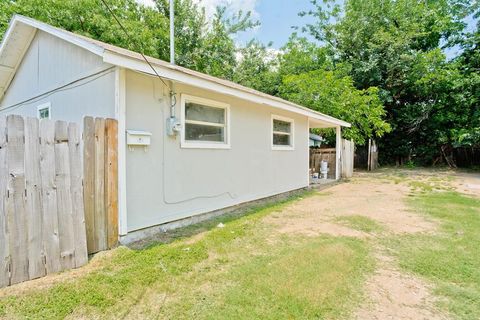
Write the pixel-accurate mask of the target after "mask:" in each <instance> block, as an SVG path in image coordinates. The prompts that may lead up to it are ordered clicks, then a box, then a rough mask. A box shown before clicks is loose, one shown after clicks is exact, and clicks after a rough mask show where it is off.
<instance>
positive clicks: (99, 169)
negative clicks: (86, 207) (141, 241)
mask: <svg viewBox="0 0 480 320" xmlns="http://www.w3.org/2000/svg"><path fill="white" fill-rule="evenodd" d="M94 219H95V229H96V230H95V242H96V243H97V245H98V247H97V250H98V251H102V250H106V249H107V214H106V210H105V119H102V118H96V119H95V217H94Z"/></svg>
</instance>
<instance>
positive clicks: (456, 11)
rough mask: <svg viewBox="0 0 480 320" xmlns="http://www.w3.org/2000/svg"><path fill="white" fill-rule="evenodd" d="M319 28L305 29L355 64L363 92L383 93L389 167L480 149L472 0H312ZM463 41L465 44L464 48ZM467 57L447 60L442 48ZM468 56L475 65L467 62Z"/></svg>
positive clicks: (384, 151) (313, 25)
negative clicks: (469, 31)
mask: <svg viewBox="0 0 480 320" xmlns="http://www.w3.org/2000/svg"><path fill="white" fill-rule="evenodd" d="M311 2H312V3H313V4H314V7H315V10H312V11H311V12H305V13H303V14H309V15H311V16H313V17H315V22H314V23H311V24H308V25H306V26H305V28H304V30H305V31H307V32H309V33H310V34H311V35H313V36H314V37H316V38H317V40H319V41H322V42H323V43H325V46H326V48H327V50H328V51H329V52H331V57H332V58H333V59H334V61H335V63H336V64H337V63H342V64H348V65H349V66H350V71H349V75H350V76H351V77H352V79H353V80H354V85H355V87H357V88H358V89H367V88H370V87H372V86H373V87H377V88H378V90H379V96H380V97H381V99H382V102H383V104H384V105H385V108H386V110H387V113H388V115H387V119H388V122H389V123H390V124H391V127H392V129H393V130H392V132H391V133H390V134H386V135H384V137H383V139H381V141H380V148H381V149H382V152H381V155H383V156H386V158H387V159H386V160H387V161H395V160H401V161H402V160H403V159H415V160H416V161H418V162H420V163H424V164H432V163H437V162H439V161H442V160H445V161H446V162H447V163H448V164H451V165H454V159H452V155H451V152H452V150H453V146H458V145H461V144H462V143H465V145H475V144H478V142H479V140H478V135H477V134H476V132H477V131H478V130H477V129H476V128H478V127H479V124H478V121H479V120H478V119H479V115H480V114H479V111H478V105H479V94H478V92H480V91H479V90H478V61H479V59H478V30H477V32H476V33H475V34H477V36H474V35H470V36H468V35H467V39H468V38H470V39H469V40H468V41H467V40H465V37H464V35H463V30H464V28H465V23H464V22H463V20H462V19H463V18H464V17H465V16H467V15H468V14H471V13H472V12H473V11H474V10H475V8H478V7H476V5H478V4H475V2H470V1H466V0H444V1H417V0H399V1H393V0H388V1H385V0H367V1H365V0H347V1H345V2H344V3H343V5H339V4H335V3H334V1H329V0H327V1H323V2H326V3H327V4H328V5H325V4H324V3H323V2H322V3H321V2H320V1H316V0H312V1H311ZM459 39H463V40H462V41H460V40H459ZM459 41H460V43H462V45H463V46H464V47H465V52H464V54H463V55H462V57H460V58H459V59H456V60H455V61H446V58H445V55H444V54H443V53H442V51H441V46H442V45H446V46H449V45H452V44H454V43H459ZM467 57H468V58H467Z"/></svg>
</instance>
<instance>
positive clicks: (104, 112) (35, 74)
mask: <svg viewBox="0 0 480 320" xmlns="http://www.w3.org/2000/svg"><path fill="white" fill-rule="evenodd" d="M110 67H112V66H111V65H108V64H106V63H104V62H103V60H102V58H101V57H98V56H96V55H94V54H93V53H91V52H89V51H87V50H84V49H82V48H80V47H78V46H76V45H73V44H71V43H68V42H66V41H64V40H62V39H59V38H57V37H54V36H51V35H49V34H47V33H45V32H42V31H37V33H36V35H35V37H34V39H33V41H32V43H31V44H30V47H29V49H28V50H27V52H26V54H25V56H24V58H23V60H22V62H21V64H20V66H19V68H18V70H17V73H16V75H15V77H14V79H13V81H12V82H11V84H10V86H9V88H8V89H7V91H6V93H5V96H4V97H3V99H2V100H1V101H0V115H5V114H19V115H23V116H31V117H36V116H37V107H38V106H39V105H42V104H44V103H48V102H49V103H50V104H51V118H52V119H56V120H66V121H70V122H78V123H82V119H83V117H84V116H85V115H91V116H100V117H114V116H115V69H114V68H112V69H110V70H106V69H108V68H110ZM103 70H106V71H105V72H103V73H101V74H98V75H96V76H93V77H88V76H90V75H92V74H95V73H98V72H101V71H103ZM84 77H87V78H86V79H85V80H83V81H80V82H77V83H75V84H73V85H71V86H69V87H65V88H61V87H62V86H64V85H66V84H68V83H70V82H73V81H76V80H78V79H80V78H84ZM50 91H53V92H51V93H49V94H48V95H46V96H44V97H41V98H37V99H34V100H33V101H29V102H25V103H22V104H20V105H18V106H15V107H12V106H14V105H16V104H18V103H21V102H23V101H25V100H27V99H31V98H34V97H36V96H38V95H41V94H44V93H47V92H50Z"/></svg>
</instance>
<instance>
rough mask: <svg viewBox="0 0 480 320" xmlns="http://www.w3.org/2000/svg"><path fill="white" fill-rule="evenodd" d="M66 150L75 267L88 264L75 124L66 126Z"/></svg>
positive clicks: (80, 165) (81, 176)
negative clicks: (68, 161) (68, 163)
mask: <svg viewBox="0 0 480 320" xmlns="http://www.w3.org/2000/svg"><path fill="white" fill-rule="evenodd" d="M68 150H69V156H70V181H71V194H72V207H73V217H72V218H73V219H72V220H73V238H74V239H73V242H74V247H75V267H80V266H83V265H84V264H86V263H87V262H88V253H87V235H86V229H85V216H84V208H83V187H82V178H83V170H82V161H81V159H82V153H81V150H80V137H79V131H78V126H77V124H76V123H70V124H69V125H68Z"/></svg>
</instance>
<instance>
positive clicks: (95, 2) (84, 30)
mask: <svg viewBox="0 0 480 320" xmlns="http://www.w3.org/2000/svg"><path fill="white" fill-rule="evenodd" d="M108 4H109V6H110V7H111V8H112V9H113V11H114V13H115V15H116V16H117V17H118V18H119V20H120V21H121V23H122V24H123V25H124V27H125V29H126V30H127V32H128V33H129V35H130V36H131V39H129V38H128V37H127V36H126V35H125V33H124V32H123V31H122V30H121V28H120V26H118V24H117V23H116V22H115V20H114V18H113V17H112V16H111V15H110V13H109V12H108V11H107V8H106V7H105V6H104V5H103V4H102V2H101V1H100V0H9V1H2V2H0V9H1V10H0V34H3V33H4V31H5V30H6V28H7V26H8V23H9V21H10V18H11V17H12V16H13V14H15V13H18V14H22V15H25V16H28V17H32V18H34V19H38V20H40V21H43V22H46V23H48V24H51V25H54V26H56V27H60V28H63V29H66V30H68V31H72V32H75V33H78V34H81V35H85V36H87V37H91V38H94V39H97V40H100V41H104V42H107V43H111V44H113V45H117V46H120V47H123V48H127V49H130V50H134V51H140V52H143V53H144V54H146V55H150V56H153V57H157V58H160V59H163V60H166V61H168V60H169V56H170V53H169V52H170V51H169V50H170V49H169V48H170V47H169V5H168V0H157V1H156V7H154V8H151V7H145V6H143V5H141V4H139V3H138V2H137V1H135V0H109V1H108ZM175 8H176V10H175V30H177V32H176V34H175V55H176V56H175V59H176V63H177V64H179V65H181V66H184V67H187V68H191V69H194V70H197V71H201V72H205V73H208V74H211V75H214V76H218V77H223V78H227V79H231V78H232V77H233V70H234V67H235V65H236V59H235V57H236V48H235V43H234V41H233V38H232V35H233V34H235V33H237V32H240V31H244V30H247V29H249V28H253V27H255V26H257V25H258V22H256V21H253V20H252V19H251V14H250V13H249V12H247V13H244V12H238V13H234V14H233V15H231V16H228V15H227V8H225V7H219V8H217V13H216V14H215V16H214V17H213V20H212V21H211V24H210V25H209V24H208V21H207V18H206V16H205V11H204V10H203V9H202V8H201V7H200V6H199V4H197V3H196V2H194V1H192V0H175Z"/></svg>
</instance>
